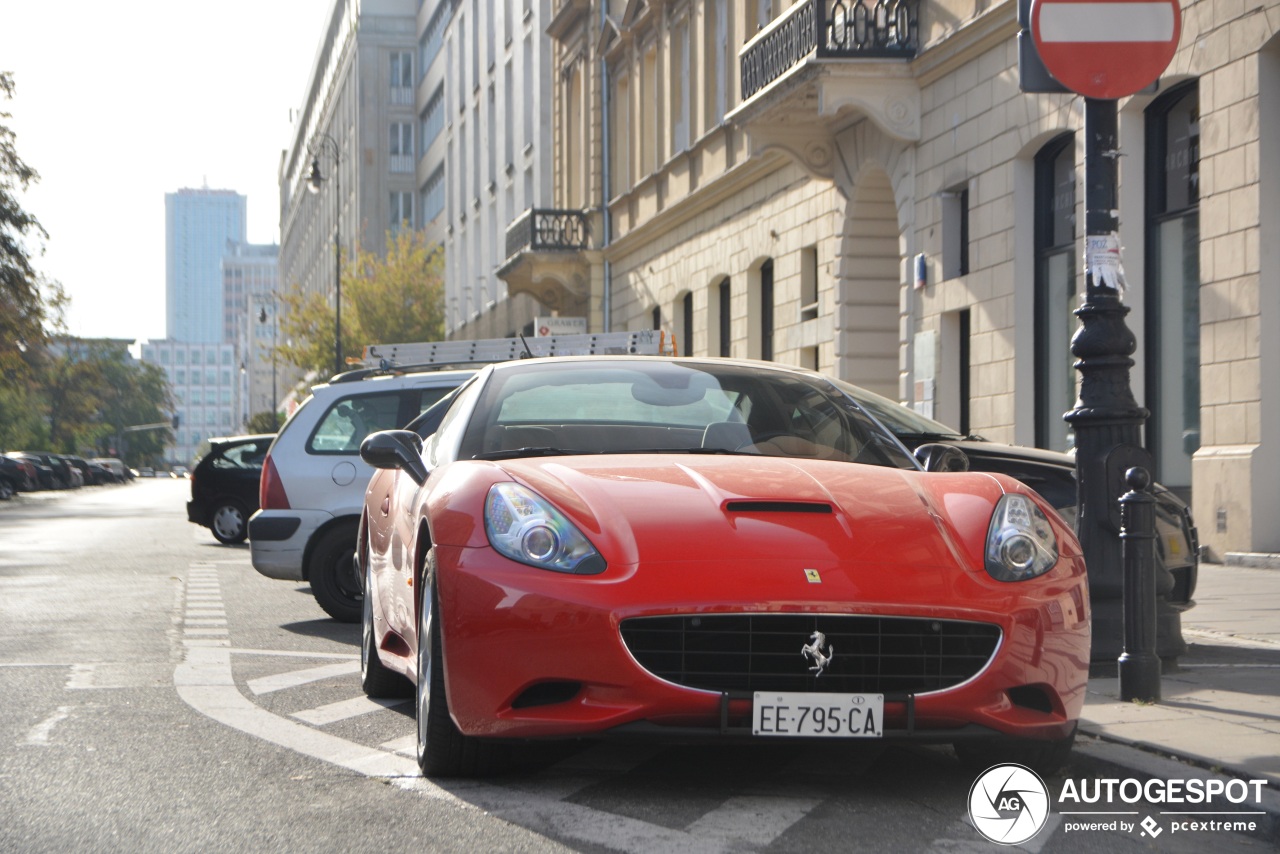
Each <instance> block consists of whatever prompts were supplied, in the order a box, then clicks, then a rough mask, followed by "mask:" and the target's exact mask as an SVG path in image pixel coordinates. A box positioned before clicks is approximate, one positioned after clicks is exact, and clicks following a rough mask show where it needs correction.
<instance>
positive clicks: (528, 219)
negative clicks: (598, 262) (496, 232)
mask: <svg viewBox="0 0 1280 854" xmlns="http://www.w3.org/2000/svg"><path fill="white" fill-rule="evenodd" d="M590 239H591V226H590V223H588V222H587V215H586V214H585V213H584V212H582V211H572V210H557V209H554V208H530V209H529V210H527V211H525V212H524V213H523V214H521V215H520V218H519V219H517V220H516V221H515V222H513V223H511V225H510V226H509V227H508V228H507V257H508V258H510V257H511V256H512V255H515V254H516V253H518V252H522V251H524V250H526V249H527V250H529V251H532V252H537V251H540V250H546V249H569V250H582V249H587V248H588V244H589V241H590Z"/></svg>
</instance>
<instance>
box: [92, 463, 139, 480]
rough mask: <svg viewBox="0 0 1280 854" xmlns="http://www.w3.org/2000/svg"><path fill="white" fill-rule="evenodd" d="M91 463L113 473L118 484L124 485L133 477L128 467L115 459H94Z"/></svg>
mask: <svg viewBox="0 0 1280 854" xmlns="http://www.w3.org/2000/svg"><path fill="white" fill-rule="evenodd" d="M89 462H90V463H94V464H97V465H100V466H102V467H104V468H105V469H106V470H107V471H109V472H110V473H111V477H112V480H114V481H115V482H116V483H124V482H125V481H126V480H129V479H130V478H131V477H132V474H131V473H130V471H129V468H128V466H126V465H125V464H124V462H123V461H122V460H119V459H117V458H115V457H94V458H93V459H91V460H89Z"/></svg>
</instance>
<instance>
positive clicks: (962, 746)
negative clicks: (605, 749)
mask: <svg viewBox="0 0 1280 854" xmlns="http://www.w3.org/2000/svg"><path fill="white" fill-rule="evenodd" d="M361 454H362V456H363V457H364V459H365V460H366V462H368V463H370V464H371V465H374V466H376V467H377V468H378V469H379V471H378V473H377V474H376V475H375V476H374V478H373V479H372V480H371V481H370V483H369V487H368V490H367V491H366V496H365V502H364V507H363V512H362V516H361V528H360V534H359V539H358V541H357V551H356V554H357V562H356V565H357V568H358V570H359V572H360V573H361V575H362V577H363V579H364V582H363V583H364V586H365V590H366V595H365V597H364V599H363V602H362V611H363V613H362V645H361V683H362V686H363V687H364V690H365V691H366V693H368V694H369V695H370V696H373V697H378V696H386V697H391V696H403V695H404V694H405V693H406V692H409V693H411V694H412V695H414V696H415V697H416V716H417V729H418V735H417V739H416V744H417V755H418V763H419V765H420V767H421V768H422V771H423V773H424V774H425V775H427V776H479V775H484V774H488V773H492V772H494V771H497V770H501V769H502V768H503V767H504V766H505V763H506V762H507V761H508V759H509V757H510V752H511V751H513V750H517V749H518V747H519V744H520V742H521V741H523V740H528V739H546V738H581V737H601V738H608V737H618V738H636V737H650V738H654V739H659V740H667V741H677V742H682V743H683V742H686V741H690V740H709V741H714V740H717V739H725V738H738V739H743V740H750V741H755V742H757V743H765V742H769V741H772V740H774V738H773V737H775V736H806V737H813V738H819V737H830V738H836V739H839V738H846V739H849V738H856V739H863V740H866V739H870V740H873V741H874V740H882V741H889V740H893V741H913V740H921V741H931V742H951V743H952V744H953V746H954V748H955V751H956V754H957V756H959V757H960V758H961V760H962V761H964V762H965V763H966V764H967V765H969V766H971V767H973V768H977V769H978V770H981V769H983V768H987V767H989V766H990V765H992V764H996V763H1001V762H1018V763H1020V764H1024V765H1029V766H1030V767H1033V768H1035V769H1036V770H1037V771H1039V772H1041V773H1047V772H1051V771H1052V770H1054V769H1055V768H1057V767H1059V766H1060V765H1061V764H1062V762H1063V761H1065V759H1066V758H1067V756H1068V755H1069V752H1070V750H1071V745H1072V742H1073V740H1074V736H1075V730H1076V722H1077V719H1078V717H1079V714H1080V711H1081V709H1082V707H1083V703H1084V693H1085V685H1086V681H1087V676H1088V673H1087V670H1088V657H1089V643H1090V608H1089V601H1088V591H1087V580H1086V570H1085V565H1084V557H1083V555H1082V554H1081V551H1080V545H1079V542H1078V541H1077V540H1076V537H1075V535H1074V533H1073V532H1072V531H1071V528H1070V527H1069V526H1068V525H1067V523H1066V521H1065V520H1064V519H1063V518H1062V517H1061V516H1060V515H1059V514H1058V513H1056V512H1054V510H1053V509H1052V507H1051V506H1050V504H1049V503H1048V502H1047V501H1046V500H1045V499H1044V498H1043V497H1042V496H1040V495H1039V494H1037V493H1036V492H1035V491H1034V490H1032V489H1031V488H1029V487H1028V486H1027V485H1026V484H1024V483H1022V482H1020V481H1018V480H1016V479H1014V478H1012V477H1009V476H1007V475H1002V474H997V473H976V472H965V471H961V472H958V473H955V472H952V471H950V470H949V468H948V466H949V465H950V464H951V461H952V459H956V460H958V461H960V462H962V461H963V454H962V452H960V451H959V450H957V449H955V448H951V447H941V448H940V447H937V446H930V445H928V444H926V445H923V446H921V447H920V448H918V449H917V450H916V457H913V456H912V453H911V452H910V451H908V450H907V449H906V448H905V447H904V446H903V445H902V443H901V442H899V441H898V440H897V439H896V438H895V437H894V436H893V435H892V433H890V432H889V431H888V430H886V429H885V427H884V426H883V425H881V424H880V423H879V422H878V421H877V420H876V419H875V418H873V417H871V416H870V415H869V414H868V413H867V412H866V410H865V409H863V408H861V407H860V406H859V405H858V404H857V403H856V401H854V400H853V399H852V397H850V396H849V395H848V394H847V393H846V392H845V391H844V390H843V387H842V386H841V385H839V384H837V383H836V382H835V381H833V380H832V379H831V378H829V377H826V376H824V375H822V374H818V373H815V372H811V371H806V370H803V369H800V368H790V367H785V366H781V365H774V364H768V363H762V362H742V361H734V360H729V359H669V358H655V357H645V356H612V357H608V356H606V357H574V356H566V357H562V358H556V359H527V360H522V361H510V362H504V363H502V364H496V365H492V366H490V367H487V368H484V369H482V370H481V371H480V372H479V373H477V374H476V375H475V377H474V378H472V379H471V380H470V381H469V382H468V383H467V384H466V385H464V386H462V387H461V388H460V389H459V390H458V391H457V393H456V395H455V396H454V397H453V399H452V401H451V402H450V403H449V404H448V409H447V411H446V412H445V413H444V415H443V419H442V420H441V421H440V422H439V426H438V428H437V429H435V430H434V431H432V433H431V435H430V438H429V439H427V440H426V442H425V443H424V442H423V440H422V438H421V436H420V435H419V434H418V433H416V432H413V431H408V430H391V431H384V432H379V433H374V434H373V435H371V436H369V437H368V438H367V439H366V440H365V441H364V443H363V446H362V449H361ZM917 457H919V458H921V459H926V460H928V466H927V467H922V466H921V464H920V463H919V462H918V461H917ZM864 743H865V741H864Z"/></svg>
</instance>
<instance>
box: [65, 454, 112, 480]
mask: <svg viewBox="0 0 1280 854" xmlns="http://www.w3.org/2000/svg"><path fill="white" fill-rule="evenodd" d="M61 456H62V458H63V459H64V460H66V461H67V463H69V464H70V465H71V467H72V468H74V469H76V470H77V471H79V472H80V478H81V481H82V483H83V485H84V486H98V485H99V484H101V483H102V478H101V475H99V474H98V472H96V471H94V468H93V466H91V465H89V461H88V460H86V459H85V458H84V457H77V456H76V455H75V454H62V455H61Z"/></svg>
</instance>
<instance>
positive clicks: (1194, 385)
mask: <svg viewBox="0 0 1280 854" xmlns="http://www.w3.org/2000/svg"><path fill="white" fill-rule="evenodd" d="M1146 195H1147V203H1146V207H1147V211H1146V214H1147V263H1146V269H1147V275H1146V283H1147V294H1146V304H1147V317H1146V347H1147V352H1146V365H1147V375H1146V381H1147V405H1148V407H1149V408H1150V409H1151V418H1150V419H1149V420H1148V421H1147V441H1148V443H1149V444H1150V450H1151V453H1152V456H1153V457H1154V458H1155V467H1156V471H1155V475H1156V477H1158V478H1159V479H1160V480H1161V481H1162V482H1163V483H1164V484H1165V485H1167V486H1171V487H1180V488H1190V486H1191V455H1192V454H1194V453H1195V452H1196V450H1197V449H1198V448H1199V447H1200V94H1199V88H1198V83H1197V82H1196V81H1192V82H1190V83H1187V84H1185V85H1183V86H1180V87H1178V88H1176V89H1174V90H1172V91H1171V92H1169V93H1168V94H1167V95H1165V96H1164V97H1163V98H1160V99H1159V100H1157V101H1156V102H1155V103H1153V104H1152V105H1151V106H1150V107H1148V108H1147V184H1146Z"/></svg>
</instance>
